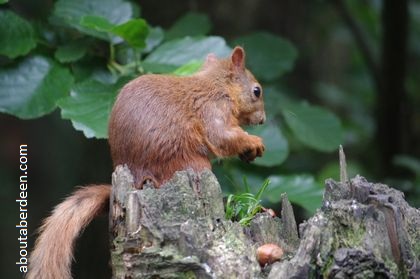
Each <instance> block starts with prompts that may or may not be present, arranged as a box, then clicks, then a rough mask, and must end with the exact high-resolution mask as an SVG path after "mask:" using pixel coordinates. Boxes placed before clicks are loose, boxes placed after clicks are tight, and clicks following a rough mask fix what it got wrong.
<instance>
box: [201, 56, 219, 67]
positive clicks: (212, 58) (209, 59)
mask: <svg viewBox="0 0 420 279" xmlns="http://www.w3.org/2000/svg"><path fill="white" fill-rule="evenodd" d="M217 60H218V58H217V56H216V54H214V53H209V54H207V57H206V59H205V60H204V63H203V69H205V68H208V67H209V66H210V65H212V64H214V63H215V62H217Z"/></svg>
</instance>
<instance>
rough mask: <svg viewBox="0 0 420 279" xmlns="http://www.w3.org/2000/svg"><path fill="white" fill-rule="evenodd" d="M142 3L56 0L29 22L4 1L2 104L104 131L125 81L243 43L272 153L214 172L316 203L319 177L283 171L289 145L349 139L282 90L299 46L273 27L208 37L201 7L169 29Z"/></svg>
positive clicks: (318, 111) (323, 113) (309, 205)
mask: <svg viewBox="0 0 420 279" xmlns="http://www.w3.org/2000/svg"><path fill="white" fill-rule="evenodd" d="M6 5H7V4H6ZM140 11H141V9H140V7H139V6H138V5H137V4H136V3H135V2H129V1H124V0H105V1H104V0H59V1H57V2H55V3H54V5H53V7H52V10H51V13H50V16H49V17H48V18H45V19H44V21H43V22H41V23H39V22H38V23H37V24H36V25H33V24H32V22H31V20H29V19H25V18H23V17H22V16H20V15H18V14H17V13H16V11H14V10H13V9H11V8H9V7H8V6H6V8H5V9H2V10H1V11H0V35H1V36H0V38H2V40H3V41H2V43H1V44H0V54H2V55H4V56H6V57H7V59H6V60H2V62H0V63H4V67H2V70H0V111H2V112H5V113H9V114H12V115H15V116H17V117H20V118H25V119H26V118H36V117H40V116H43V115H45V114H48V113H50V112H51V111H53V110H54V109H56V108H57V107H58V108H59V109H60V111H61V116H62V118H64V119H69V120H71V122H72V124H73V127H74V128H75V129H76V130H79V131H82V132H83V133H84V135H85V136H86V137H89V138H91V137H95V138H106V137H107V122H108V118H109V113H110V110H111V108H112V104H113V102H114V99H115V96H116V94H117V93H118V91H119V89H120V88H121V87H122V85H123V84H124V83H125V82H127V81H128V80H130V79H132V78H134V77H135V76H137V75H141V74H145V73H150V72H154V73H173V74H178V75H188V74H192V73H194V72H195V71H197V70H198V69H199V67H200V66H201V64H202V61H203V59H204V58H205V57H206V55H207V54H208V53H210V52H213V53H215V54H216V55H217V56H219V57H224V56H227V55H229V53H230V51H231V47H233V46H235V45H237V44H239V45H241V46H243V47H244V48H245V49H246V53H247V66H248V67H249V68H250V70H251V71H252V72H253V73H254V74H255V76H256V77H257V78H258V79H260V81H261V83H262V84H263V87H264V92H265V93H264V98H265V102H266V110H267V115H268V120H267V123H266V124H265V125H263V126H258V127H250V128H249V129H248V131H249V132H250V133H253V134H256V135H259V136H261V137H263V139H264V142H265V144H266V152H265V155H264V157H262V158H258V159H257V160H256V161H255V162H254V163H253V164H252V165H250V167H244V163H242V162H240V161H239V160H232V161H228V162H226V163H224V164H223V165H218V166H216V167H215V171H216V173H219V174H222V175H219V178H220V179H221V180H222V181H223V179H224V177H225V176H227V177H230V179H232V180H237V178H238V177H242V176H243V175H246V176H247V177H249V181H252V183H250V184H251V185H262V183H263V181H264V179H265V178H266V177H268V176H270V175H272V176H273V181H276V183H272V185H271V186H270V187H268V188H267V192H268V193H271V194H270V197H268V199H269V201H270V202H272V203H277V202H278V201H279V199H280V192H283V191H287V192H288V194H289V197H290V200H291V201H293V202H296V203H298V204H300V205H302V206H303V207H304V208H306V209H308V210H311V211H313V210H314V209H315V208H317V207H319V206H320V200H321V196H322V190H321V187H320V186H319V185H320V183H318V182H316V180H315V177H314V176H312V175H309V174H306V175H300V174H299V175H296V174H294V173H293V169H291V170H292V171H287V170H285V171H286V172H287V173H288V175H287V176H278V175H279V174H280V173H281V172H280V168H279V166H281V165H282V164H284V162H287V158H288V156H289V154H290V152H292V151H293V152H295V151H296V150H298V151H299V150H305V146H306V147H308V148H311V149H313V150H317V151H321V152H331V151H334V150H336V149H337V147H338V145H339V144H341V143H342V141H343V130H342V127H341V122H340V120H339V119H338V118H337V117H336V116H335V115H334V114H332V113H331V112H330V111H328V110H326V109H324V108H321V107H317V106H313V105H310V104H308V103H307V102H302V101H301V100H298V99H294V98H290V97H288V94H287V90H284V89H283V87H282V78H283V76H284V75H285V74H286V73H290V72H291V71H292V70H293V68H294V64H295V61H296V59H297V57H298V51H297V50H296V48H295V47H294V46H293V45H292V44H291V43H290V42H289V41H288V40H286V39H284V38H281V37H279V36H277V35H274V34H271V33H268V32H254V33H251V34H248V35H245V36H241V37H238V38H236V39H233V40H232V43H228V42H226V40H225V39H224V38H222V37H217V36H212V35H210V36H209V35H208V34H209V33H210V31H211V29H212V24H211V22H210V20H209V18H208V16H207V15H206V14H201V13H187V14H185V15H184V16H183V17H181V18H180V19H179V20H178V21H176V22H175V23H174V24H173V25H172V26H171V27H170V28H168V29H167V30H164V29H162V28H161V27H159V26H151V25H150V24H149V23H148V22H147V19H144V18H142V17H141V13H140ZM32 26H36V28H34V27H32ZM220 167H222V168H223V170H222V171H221V170H220ZM264 185H265V184H264ZM266 186H267V185H265V186H264V187H266ZM225 187H226V190H228V191H229V189H228V185H225ZM232 190H233V189H230V191H232ZM251 190H253V189H251ZM258 199H260V197H259V198H258ZM258 199H257V200H258Z"/></svg>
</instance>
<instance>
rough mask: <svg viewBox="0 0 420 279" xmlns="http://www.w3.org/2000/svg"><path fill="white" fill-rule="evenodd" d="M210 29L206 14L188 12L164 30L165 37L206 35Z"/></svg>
mask: <svg viewBox="0 0 420 279" xmlns="http://www.w3.org/2000/svg"><path fill="white" fill-rule="evenodd" d="M210 29H211V23H210V19H209V18H208V16H207V15H206V14H201V13H195V12H188V13H186V14H185V15H184V16H183V17H181V18H180V19H178V20H177V21H176V22H175V24H174V25H172V27H171V28H169V30H168V31H166V39H167V40H172V39H176V38H182V37H185V36H191V37H193V36H201V35H206V34H208V32H209V31H210Z"/></svg>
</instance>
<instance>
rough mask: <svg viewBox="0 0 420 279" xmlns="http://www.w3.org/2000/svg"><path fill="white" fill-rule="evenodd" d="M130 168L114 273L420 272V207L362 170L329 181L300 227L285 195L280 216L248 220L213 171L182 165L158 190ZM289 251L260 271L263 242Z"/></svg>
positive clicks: (123, 184) (115, 218) (118, 183)
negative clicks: (229, 206)
mask: <svg viewBox="0 0 420 279" xmlns="http://www.w3.org/2000/svg"><path fill="white" fill-rule="evenodd" d="M132 185H133V183H132V177H131V175H130V173H129V170H128V169H127V168H123V167H118V168H117V169H116V171H115V173H114V175H113V188H114V189H113V193H112V196H111V206H110V208H111V212H110V219H111V222H110V231H111V239H112V245H111V247H112V251H111V258H112V266H113V277H114V278H116V279H120V278H317V277H318V278H322V277H325V278H407V277H410V276H411V278H418V276H420V271H419V270H420V265H419V257H420V212H419V210H417V209H415V208H411V207H410V206H409V205H408V204H407V203H406V202H405V200H404V197H403V194H402V193H401V192H399V191H397V190H394V189H392V188H389V187H387V186H386V185H383V184H373V183H369V182H367V181H366V180H365V179H364V178H362V177H360V176H358V177H356V178H354V179H352V180H350V181H348V182H346V183H339V182H334V181H332V180H328V181H327V182H326V190H325V194H324V201H323V206H322V208H321V209H320V210H318V211H317V213H316V214H315V215H314V217H312V218H311V219H309V220H308V221H307V222H305V223H303V224H301V225H300V228H299V230H300V236H301V238H300V239H299V238H298V234H297V228H296V223H295V221H294V215H293V209H292V207H291V205H290V203H289V201H288V200H287V197H286V196H285V195H284V196H282V214H281V218H277V217H276V218H273V217H271V216H270V215H269V214H267V213H262V214H258V215H257V216H256V217H255V218H254V220H252V221H251V224H250V226H249V227H245V228H244V227H242V226H240V225H239V224H238V223H233V222H231V221H227V220H225V217H224V207H223V198H222V192H221V190H220V186H219V184H218V182H217V180H216V178H215V176H214V175H213V174H212V173H211V172H210V171H205V172H203V173H201V174H196V173H194V172H192V171H183V172H178V173H176V174H175V175H174V177H173V178H172V179H171V180H170V181H169V182H168V183H167V184H165V185H163V186H162V187H161V188H160V189H154V188H151V187H146V188H145V189H143V190H137V189H135V188H133V186H132ZM266 243H274V244H277V245H279V246H280V247H281V248H282V249H283V250H284V251H285V253H286V254H285V256H284V257H283V259H282V260H281V261H280V262H277V263H274V264H272V265H269V266H266V267H263V268H261V267H260V266H259V264H258V262H257V261H256V255H255V252H256V248H257V247H259V246H260V245H262V244H266Z"/></svg>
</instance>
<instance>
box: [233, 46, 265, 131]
mask: <svg viewBox="0 0 420 279" xmlns="http://www.w3.org/2000/svg"><path fill="white" fill-rule="evenodd" d="M229 64H230V65H229V68H230V74H231V76H232V85H233V88H234V90H232V96H231V97H232V98H233V100H234V101H236V103H237V106H236V107H237V109H238V111H237V118H238V120H239V124H241V125H257V124H263V123H264V122H265V111H264V100H263V90H262V87H261V85H260V84H259V83H258V81H257V80H256V79H255V77H254V76H253V75H252V73H251V72H250V71H249V70H248V69H246V67H245V51H244V49H243V48H241V47H238V46H237V47H235V48H234V49H233V51H232V54H231V56H230V58H229Z"/></svg>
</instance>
